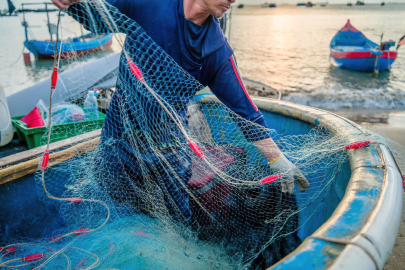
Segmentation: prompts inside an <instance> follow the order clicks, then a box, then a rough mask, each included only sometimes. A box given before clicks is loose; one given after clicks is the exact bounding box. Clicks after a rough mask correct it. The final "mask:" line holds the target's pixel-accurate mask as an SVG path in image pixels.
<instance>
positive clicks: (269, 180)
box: [258, 174, 281, 185]
mask: <svg viewBox="0 0 405 270" xmlns="http://www.w3.org/2000/svg"><path fill="white" fill-rule="evenodd" d="M278 179H281V174H276V175H270V176H267V177H265V178H263V179H262V180H260V181H259V182H258V183H259V185H268V184H271V183H274V182H276V181H277V180H278Z"/></svg>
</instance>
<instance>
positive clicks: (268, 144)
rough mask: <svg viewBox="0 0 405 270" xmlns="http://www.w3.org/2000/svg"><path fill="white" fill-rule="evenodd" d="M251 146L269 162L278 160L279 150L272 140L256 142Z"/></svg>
mask: <svg viewBox="0 0 405 270" xmlns="http://www.w3.org/2000/svg"><path fill="white" fill-rule="evenodd" d="M253 144H254V145H255V146H256V147H257V148H258V149H259V151H260V153H262V154H263V156H265V157H266V158H267V160H268V161H269V162H271V161H272V160H275V159H277V158H279V157H280V155H281V154H282V152H281V150H280V148H278V146H277V144H276V143H275V142H274V141H273V139H272V138H267V139H264V140H260V141H256V142H254V143H253Z"/></svg>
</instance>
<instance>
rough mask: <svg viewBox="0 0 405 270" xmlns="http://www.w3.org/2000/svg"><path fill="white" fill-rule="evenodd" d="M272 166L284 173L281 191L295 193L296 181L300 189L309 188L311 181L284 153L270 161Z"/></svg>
mask: <svg viewBox="0 0 405 270" xmlns="http://www.w3.org/2000/svg"><path fill="white" fill-rule="evenodd" d="M269 164H270V168H271V169H272V170H273V171H275V172H276V173H281V174H282V179H281V181H282V182H281V191H282V192H288V193H290V194H293V193H294V182H295V183H296V184H297V186H298V188H299V190H300V191H301V192H304V191H305V190H307V189H308V188H309V182H308V180H307V179H306V178H305V176H304V175H303V174H302V173H301V172H300V170H299V169H298V168H297V167H296V166H295V165H294V164H293V163H292V162H291V161H289V160H288V159H287V158H286V157H285V156H284V155H283V154H281V155H280V157H279V158H277V159H275V160H273V161H271V162H269Z"/></svg>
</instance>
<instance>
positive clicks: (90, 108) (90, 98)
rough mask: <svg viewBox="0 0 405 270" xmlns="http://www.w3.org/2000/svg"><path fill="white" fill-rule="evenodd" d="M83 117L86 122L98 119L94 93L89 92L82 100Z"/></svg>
mask: <svg viewBox="0 0 405 270" xmlns="http://www.w3.org/2000/svg"><path fill="white" fill-rule="evenodd" d="M84 115H85V119H86V120H96V119H98V117H99V115H98V105H97V98H96V96H95V95H94V91H89V93H88V94H87V97H86V99H85V100H84Z"/></svg>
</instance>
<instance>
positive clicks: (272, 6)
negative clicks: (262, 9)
mask: <svg viewBox="0 0 405 270" xmlns="http://www.w3.org/2000/svg"><path fill="white" fill-rule="evenodd" d="M269 7H270V8H275V7H277V6H276V4H270V5H269Z"/></svg>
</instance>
